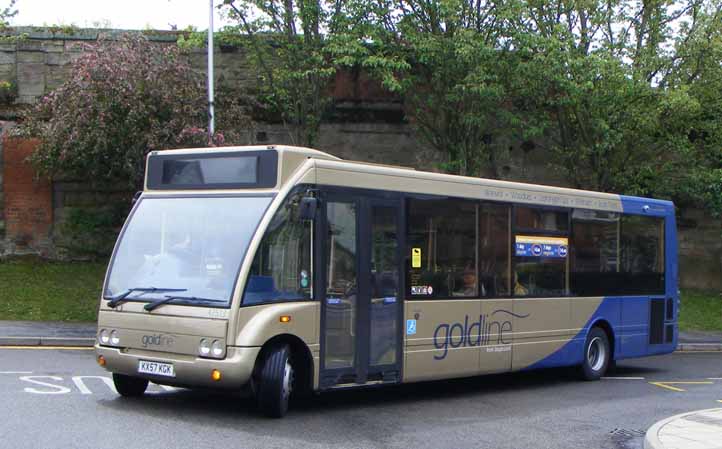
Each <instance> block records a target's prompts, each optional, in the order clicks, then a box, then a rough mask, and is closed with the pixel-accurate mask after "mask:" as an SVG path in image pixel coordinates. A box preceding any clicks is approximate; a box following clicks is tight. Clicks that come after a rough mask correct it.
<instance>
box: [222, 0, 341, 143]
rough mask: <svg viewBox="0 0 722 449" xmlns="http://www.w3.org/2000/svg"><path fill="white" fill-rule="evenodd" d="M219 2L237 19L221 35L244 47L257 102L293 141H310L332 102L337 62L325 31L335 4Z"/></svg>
mask: <svg viewBox="0 0 722 449" xmlns="http://www.w3.org/2000/svg"><path fill="white" fill-rule="evenodd" d="M337 3H341V2H337ZM221 8H222V10H223V11H225V12H226V13H227V15H228V17H229V18H231V19H232V20H235V21H236V22H237V25H236V26H233V27H228V28H226V29H225V30H224V34H223V35H222V38H224V39H231V41H232V42H236V43H238V44H241V45H244V46H245V47H246V48H247V49H248V57H249V61H250V62H251V64H252V66H253V67H254V69H255V70H256V72H257V73H258V86H257V90H258V91H257V94H258V99H259V101H260V103H261V104H263V105H265V106H266V107H267V108H268V110H269V111H270V112H271V114H272V117H271V118H274V117H275V118H278V119H280V120H281V121H282V122H283V123H284V125H286V126H287V127H288V128H289V130H290V137H291V139H292V141H293V142H294V143H295V144H300V145H307V146H313V145H314V144H315V143H316V141H317V139H318V133H319V127H320V125H321V120H322V118H323V116H324V114H325V113H326V111H327V110H328V108H329V106H330V103H331V97H330V91H329V82H330V80H331V78H332V77H333V76H334V74H335V73H336V67H337V66H336V65H335V64H334V62H333V60H332V59H331V58H330V57H329V55H328V54H327V52H326V50H325V47H326V42H325V35H324V33H325V32H326V30H329V29H330V28H331V25H332V22H333V21H334V20H335V17H336V14H338V8H336V7H335V5H334V4H333V3H331V2H327V1H325V0H298V1H295V2H294V1H293V0H238V1H233V0H225V1H224V3H223V4H222V5H221Z"/></svg>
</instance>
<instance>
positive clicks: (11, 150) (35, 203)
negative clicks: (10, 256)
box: [2, 136, 53, 254]
mask: <svg viewBox="0 0 722 449" xmlns="http://www.w3.org/2000/svg"><path fill="white" fill-rule="evenodd" d="M38 143H39V142H38V140H37V139H23V138H17V137H7V136H4V137H3V152H2V154H3V192H4V195H5V203H4V215H5V238H6V239H7V240H8V241H9V242H12V243H13V244H14V245H15V246H16V250H22V251H33V252H38V253H40V254H44V253H45V252H46V251H47V249H48V248H47V243H48V241H49V239H50V232H51V229H52V224H53V190H52V184H51V182H50V181H49V180H47V179H43V178H38V176H37V174H36V171H35V169H34V168H33V166H32V165H31V164H30V163H29V162H28V161H27V158H28V156H30V155H31V154H32V152H33V151H35V148H37V146H38Z"/></svg>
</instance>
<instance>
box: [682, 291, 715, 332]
mask: <svg viewBox="0 0 722 449" xmlns="http://www.w3.org/2000/svg"><path fill="white" fill-rule="evenodd" d="M679 328H680V330H683V331H692V330H695V331H722V293H720V292H711V291H704V290H687V289H686V290H682V305H681V307H680V309H679Z"/></svg>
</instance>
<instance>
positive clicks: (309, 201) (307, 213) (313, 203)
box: [298, 196, 318, 220]
mask: <svg viewBox="0 0 722 449" xmlns="http://www.w3.org/2000/svg"><path fill="white" fill-rule="evenodd" d="M316 209H318V199H316V198H314V197H312V196H304V197H303V198H301V201H300V202H299V203H298V218H299V219H301V220H313V219H314V218H316Z"/></svg>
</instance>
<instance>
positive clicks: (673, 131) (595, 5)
mask: <svg viewBox="0 0 722 449" xmlns="http://www.w3.org/2000/svg"><path fill="white" fill-rule="evenodd" d="M700 3H701V2H699V1H697V0H693V1H690V2H689V3H686V4H683V5H679V4H677V3H674V4H673V3H672V2H657V1H650V2H647V1H645V2H641V3H636V2H624V1H621V2H606V1H604V2H602V1H593V2H584V3H579V2H576V1H573V0H553V1H548V2H544V3H537V2H530V1H524V0H522V1H518V2H516V3H512V2H510V3H508V4H507V5H506V8H507V10H508V11H514V13H513V14H512V13H507V14H506V24H505V28H506V30H507V36H508V38H509V39H510V42H511V45H512V46H513V47H514V48H515V49H517V50H516V56H517V57H518V60H519V64H517V65H516V66H515V68H516V69H515V70H514V72H513V73H512V76H510V77H508V78H507V79H509V80H511V81H512V86H515V87H513V88H510V93H511V95H512V97H514V98H517V99H524V102H526V103H527V104H528V105H529V107H528V110H529V111H530V113H531V114H533V115H534V116H535V117H537V119H536V122H537V123H538V124H539V126H540V127H542V128H543V129H544V135H545V137H546V138H545V139H543V140H542V141H541V142H542V144H543V145H545V146H546V149H547V150H548V151H550V152H551V153H553V154H555V155H556V162H557V163H559V164H560V166H561V167H562V168H563V170H564V172H565V174H566V175H567V176H568V177H569V179H570V180H572V182H573V183H574V184H575V185H576V186H578V187H583V188H591V189H597V190H603V191H616V192H625V193H632V194H645V195H661V196H675V195H676V194H677V193H678V189H677V187H678V186H680V185H682V184H684V183H685V179H687V178H688V176H689V162H690V161H691V160H693V159H694V158H695V157H696V151H695V148H694V147H693V146H691V145H690V142H689V134H690V131H691V130H690V124H691V123H692V122H693V120H694V117H695V116H697V115H699V113H700V112H701V104H700V103H699V102H698V101H696V100H695V99H694V98H693V97H692V96H690V95H689V91H688V90H687V89H686V88H684V87H682V86H678V87H675V88H670V86H669V83H668V82H667V81H666V79H667V78H668V77H669V76H670V74H671V73H673V72H674V71H676V70H677V67H676V64H677V62H678V61H677V62H675V61H676V60H677V59H676V58H677V54H676V52H675V51H674V50H670V47H671V46H672V45H673V44H674V38H675V36H679V34H676V33H675V31H674V30H675V28H679V26H680V24H681V23H683V22H684V19H685V18H686V17H688V16H689V15H694V14H695V12H694V11H695V8H697V6H698V5H699V4H700ZM511 91H513V92H511ZM702 108H704V107H702Z"/></svg>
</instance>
